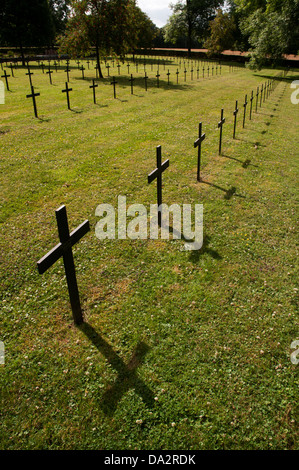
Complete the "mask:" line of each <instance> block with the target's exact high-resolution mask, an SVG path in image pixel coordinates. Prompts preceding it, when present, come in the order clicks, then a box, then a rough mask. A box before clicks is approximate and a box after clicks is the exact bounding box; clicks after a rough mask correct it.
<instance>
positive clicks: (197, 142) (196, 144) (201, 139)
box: [194, 134, 206, 147]
mask: <svg viewBox="0 0 299 470" xmlns="http://www.w3.org/2000/svg"><path fill="white" fill-rule="evenodd" d="M205 138H206V134H202V136H200V137H199V138H198V139H196V141H195V142H194V147H198V146H199V144H201V142H202V141H203V140H205Z"/></svg>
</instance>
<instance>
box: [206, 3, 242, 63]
mask: <svg viewBox="0 0 299 470" xmlns="http://www.w3.org/2000/svg"><path fill="white" fill-rule="evenodd" d="M236 29H237V28H236V24H235V22H234V19H233V18H232V17H231V16H230V14H229V13H223V11H222V10H221V8H219V9H218V11H217V15H216V18H215V19H214V20H213V21H211V23H210V36H209V38H208V39H207V41H206V42H205V47H206V48H207V49H208V50H209V54H210V55H213V54H219V53H221V52H222V51H224V50H225V49H230V48H232V47H233V44H234V40H235V37H234V32H235V31H236Z"/></svg>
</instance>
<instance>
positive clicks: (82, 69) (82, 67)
mask: <svg viewBox="0 0 299 470" xmlns="http://www.w3.org/2000/svg"><path fill="white" fill-rule="evenodd" d="M80 70H81V72H82V78H83V80H84V70H85V67H84V66H83V65H81V67H80Z"/></svg>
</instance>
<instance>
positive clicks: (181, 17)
mask: <svg viewBox="0 0 299 470" xmlns="http://www.w3.org/2000/svg"><path fill="white" fill-rule="evenodd" d="M170 6H171V9H172V15H171V16H170V18H169V20H168V22H167V24H166V25H165V26H164V27H163V28H158V27H157V26H156V25H155V24H154V23H153V22H152V21H151V20H150V18H149V17H148V16H147V15H146V14H145V13H144V12H143V11H142V10H141V9H140V8H139V7H138V2H136V1H135V0H30V2H28V1H27V0H18V1H17V2H16V1H15V0H2V1H1V4H0V46H2V47H3V46H8V47H9V46H11V47H18V48H19V50H20V54H21V55H24V53H23V50H24V48H25V47H28V46H44V47H47V48H54V47H55V48H57V47H58V49H59V52H60V53H68V54H70V55H72V56H81V57H82V56H86V55H88V54H90V50H91V48H92V49H93V50H96V56H97V57H98V58H99V57H100V55H103V54H104V55H106V54H111V53H115V54H117V55H120V56H121V55H124V54H126V53H127V52H131V53H132V52H134V50H138V49H140V48H151V47H180V48H181V47H183V48H187V49H188V50H191V48H207V49H208V50H209V55H213V56H215V55H218V54H220V53H221V52H222V51H223V50H225V49H231V50H240V51H250V53H251V59H250V65H251V66H252V67H254V68H260V67H262V66H263V64H264V63H265V61H267V60H270V59H271V60H272V61H273V60H274V62H278V61H279V60H280V59H281V57H282V56H283V55H284V54H297V53H298V50H299V0H184V1H182V0H179V1H177V2H175V3H173V4H171V5H170Z"/></svg>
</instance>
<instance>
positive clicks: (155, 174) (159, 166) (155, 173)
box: [147, 145, 169, 227]
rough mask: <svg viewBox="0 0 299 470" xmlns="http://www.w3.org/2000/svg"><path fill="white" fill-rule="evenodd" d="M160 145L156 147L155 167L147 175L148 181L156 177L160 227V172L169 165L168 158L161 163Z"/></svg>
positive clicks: (159, 222)
mask: <svg viewBox="0 0 299 470" xmlns="http://www.w3.org/2000/svg"><path fill="white" fill-rule="evenodd" d="M161 161H162V160H161V145H159V146H158V147H157V168H156V169H155V170H153V171H152V172H151V173H150V174H149V175H148V177H147V181H148V183H151V182H152V181H154V180H155V179H157V204H158V224H159V227H161V221H162V217H161V211H162V208H161V207H160V206H161V204H162V173H163V171H165V170H166V168H168V167H169V160H165V162H163V163H161Z"/></svg>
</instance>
